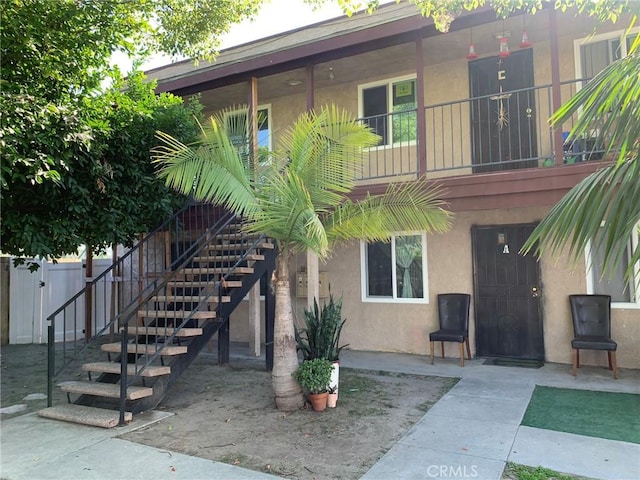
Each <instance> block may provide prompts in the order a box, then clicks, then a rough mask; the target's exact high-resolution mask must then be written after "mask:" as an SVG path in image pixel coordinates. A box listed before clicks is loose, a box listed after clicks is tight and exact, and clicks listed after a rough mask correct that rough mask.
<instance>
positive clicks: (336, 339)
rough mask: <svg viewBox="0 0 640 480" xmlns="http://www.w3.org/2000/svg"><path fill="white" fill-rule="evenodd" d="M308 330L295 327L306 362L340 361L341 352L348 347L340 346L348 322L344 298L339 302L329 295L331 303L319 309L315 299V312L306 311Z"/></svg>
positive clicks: (297, 339) (298, 345)
mask: <svg viewBox="0 0 640 480" xmlns="http://www.w3.org/2000/svg"><path fill="white" fill-rule="evenodd" d="M304 321H305V326H306V328H298V327H297V326H295V325H294V327H295V334H296V344H297V349H298V351H300V352H302V358H303V359H304V360H311V359H314V358H324V359H326V360H329V361H330V362H335V361H337V360H339V359H340V351H341V350H342V349H343V348H344V347H347V346H348V344H346V345H340V334H341V333H342V327H343V326H344V323H345V322H346V320H345V319H343V318H342V297H340V298H339V299H338V300H337V301H336V300H334V298H333V293H329V302H328V303H326V304H324V305H323V306H322V308H320V307H318V301H317V299H315V298H314V299H313V310H307V309H306V308H305V309H304Z"/></svg>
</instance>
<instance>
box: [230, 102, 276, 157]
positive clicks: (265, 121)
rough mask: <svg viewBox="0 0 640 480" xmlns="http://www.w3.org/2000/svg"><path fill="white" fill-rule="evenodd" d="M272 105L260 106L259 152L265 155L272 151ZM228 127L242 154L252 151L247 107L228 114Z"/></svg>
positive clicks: (234, 142)
mask: <svg viewBox="0 0 640 480" xmlns="http://www.w3.org/2000/svg"><path fill="white" fill-rule="evenodd" d="M270 110H271V109H270V107H269V106H262V107H258V152H259V153H258V154H259V155H260V156H262V155H263V154H264V155H265V158H264V160H266V158H267V154H268V152H269V151H271V115H270ZM226 122H227V128H228V130H229V132H230V134H231V141H232V142H233V144H234V145H235V146H236V147H237V148H238V151H239V152H240V154H241V155H246V156H248V155H249V153H250V151H251V145H250V142H249V137H248V135H249V134H248V132H249V123H248V111H247V109H244V110H238V111H236V112H230V113H228V114H227V116H226Z"/></svg>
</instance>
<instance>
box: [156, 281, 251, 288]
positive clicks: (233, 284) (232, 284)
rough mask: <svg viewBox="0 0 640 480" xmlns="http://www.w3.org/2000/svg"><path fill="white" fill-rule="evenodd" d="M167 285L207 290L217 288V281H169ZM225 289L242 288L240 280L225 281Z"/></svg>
mask: <svg viewBox="0 0 640 480" xmlns="http://www.w3.org/2000/svg"><path fill="white" fill-rule="evenodd" d="M167 285H168V286H170V287H174V288H207V287H217V286H218V281H217V280H216V281H214V282H208V281H205V280H203V281H190V280H171V281H169V282H167ZM225 286H226V287H227V288H240V287H242V280H227V281H226V282H225Z"/></svg>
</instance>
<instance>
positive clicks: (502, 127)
mask: <svg viewBox="0 0 640 480" xmlns="http://www.w3.org/2000/svg"><path fill="white" fill-rule="evenodd" d="M469 81H470V93H471V97H472V98H473V100H472V102H471V138H472V155H473V157H472V158H473V164H474V168H473V171H474V173H477V172H489V171H496V170H510V169H516V168H530V167H535V166H536V165H537V161H536V160H534V159H535V157H536V156H537V136H536V111H535V93H534V91H533V90H532V89H531V87H533V53H532V50H531V49H526V50H519V51H517V52H513V53H512V54H511V55H509V56H508V57H505V58H501V57H491V58H482V59H480V60H475V61H473V62H469Z"/></svg>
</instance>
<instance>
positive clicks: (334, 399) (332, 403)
mask: <svg viewBox="0 0 640 480" xmlns="http://www.w3.org/2000/svg"><path fill="white" fill-rule="evenodd" d="M337 404H338V393H337V392H336V393H330V394H329V396H328V397H327V407H329V408H336V405H337Z"/></svg>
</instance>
